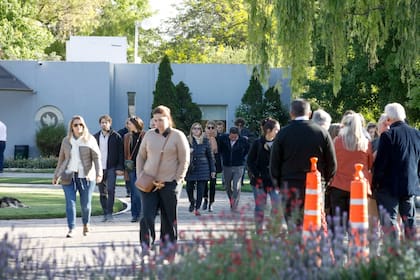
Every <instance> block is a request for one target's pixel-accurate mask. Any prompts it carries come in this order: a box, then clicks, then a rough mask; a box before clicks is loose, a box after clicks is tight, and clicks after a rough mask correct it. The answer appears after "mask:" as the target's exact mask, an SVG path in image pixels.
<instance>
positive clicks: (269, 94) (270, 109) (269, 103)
mask: <svg viewBox="0 0 420 280" xmlns="http://www.w3.org/2000/svg"><path fill="white" fill-rule="evenodd" d="M267 117H272V118H274V119H276V120H278V121H279V123H280V124H281V125H285V124H286V123H287V122H288V121H289V113H288V110H287V109H286V108H285V107H284V105H283V103H282V102H281V100H280V93H279V91H278V89H277V88H276V87H269V88H268V89H267V91H266V92H265V93H264V100H263V116H262V118H267Z"/></svg>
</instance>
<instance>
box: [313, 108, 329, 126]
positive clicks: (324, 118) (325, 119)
mask: <svg viewBox="0 0 420 280" xmlns="http://www.w3.org/2000/svg"><path fill="white" fill-rule="evenodd" d="M312 121H313V122H315V123H316V124H318V125H319V126H321V127H323V128H325V129H326V130H327V131H328V129H329V128H330V125H331V116H330V114H328V113H327V112H326V111H324V110H322V109H318V110H316V111H315V112H314V113H313V114H312Z"/></svg>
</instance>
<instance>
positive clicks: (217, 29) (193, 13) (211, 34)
mask: <svg viewBox="0 0 420 280" xmlns="http://www.w3.org/2000/svg"><path fill="white" fill-rule="evenodd" d="M160 32H161V34H162V36H165V37H167V38H168V40H167V41H166V42H163V43H162V45H161V46H160V48H159V50H158V52H161V53H165V54H167V55H168V56H169V57H170V59H171V61H173V62H176V63H246V62H247V57H246V37H247V11H246V8H245V6H244V4H243V1H242V0H186V1H185V2H184V3H183V5H181V6H180V7H178V15H177V16H176V17H174V18H172V19H170V20H168V21H167V22H166V23H165V24H163V25H162V27H161V28H160Z"/></svg>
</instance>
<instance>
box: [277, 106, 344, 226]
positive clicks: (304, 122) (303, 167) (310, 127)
mask: <svg viewBox="0 0 420 280" xmlns="http://www.w3.org/2000/svg"><path fill="white" fill-rule="evenodd" d="M310 116H311V108H310V105H309V103H308V102H307V101H306V100H304V99H296V100H294V101H292V103H291V105H290V117H291V119H292V121H291V122H290V123H289V124H288V125H287V126H285V127H283V128H282V129H281V130H280V131H279V133H278V134H277V136H276V139H275V140H274V143H273V147H272V149H271V156H270V172H271V176H272V177H273V180H274V182H273V183H274V184H275V185H277V186H279V188H280V190H281V192H282V193H283V195H284V200H285V201H284V203H285V218H286V220H287V221H288V222H289V221H290V218H291V216H292V214H293V215H295V214H294V213H296V216H293V217H294V218H295V217H296V220H295V221H294V222H295V223H296V225H298V226H300V225H301V224H302V222H303V205H304V201H305V188H306V173H307V172H308V171H310V167H311V163H310V158H311V157H317V158H318V163H317V167H318V170H319V171H320V172H321V174H322V176H323V177H324V180H325V182H326V183H328V182H329V181H330V180H331V179H332V177H333V176H334V174H335V171H336V169H337V160H336V157H335V151H334V145H333V142H332V140H331V137H330V135H329V133H328V132H327V131H326V130H325V129H323V128H321V127H320V126H319V125H317V124H316V123H314V122H313V121H311V120H309V118H310Z"/></svg>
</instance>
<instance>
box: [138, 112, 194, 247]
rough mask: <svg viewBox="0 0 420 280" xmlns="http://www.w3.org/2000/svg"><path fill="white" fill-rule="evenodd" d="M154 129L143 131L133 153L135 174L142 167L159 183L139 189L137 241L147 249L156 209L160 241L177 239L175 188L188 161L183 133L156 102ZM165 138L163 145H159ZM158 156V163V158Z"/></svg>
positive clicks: (140, 170)
mask: <svg viewBox="0 0 420 280" xmlns="http://www.w3.org/2000/svg"><path fill="white" fill-rule="evenodd" d="M152 114H153V121H154V123H155V127H156V128H155V129H150V130H149V131H147V132H146V134H145V135H144V138H143V141H142V142H141V145H140V151H139V153H138V155H137V164H136V168H137V178H139V176H140V173H141V172H142V171H144V172H145V173H146V174H148V175H151V176H154V177H155V181H156V182H157V183H158V184H161V185H162V186H163V187H162V188H160V189H158V190H155V191H152V192H149V193H146V192H143V191H140V198H141V215H140V242H141V245H142V248H143V250H145V251H147V250H148V248H149V247H150V245H151V244H153V242H154V240H155V217H156V211H157V209H158V208H159V209H160V218H161V229H160V240H161V244H162V245H165V244H167V243H168V242H169V243H175V242H176V240H177V236H178V232H177V219H178V196H177V194H178V191H179V190H178V189H177V185H178V184H179V183H180V182H182V181H183V180H184V177H185V174H186V173H187V169H188V165H189V162H190V149H189V144H188V140H187V137H186V136H185V134H184V133H183V132H182V131H180V130H178V129H175V128H173V121H172V117H171V111H170V109H169V108H168V107H166V106H163V105H160V106H158V107H156V108H155V109H154V110H153V112H152ZM165 141H166V145H165V147H164V148H163V149H162V147H163V146H164V144H165ZM161 153H162V159H161V161H160V164H159V160H160V158H161Z"/></svg>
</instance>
